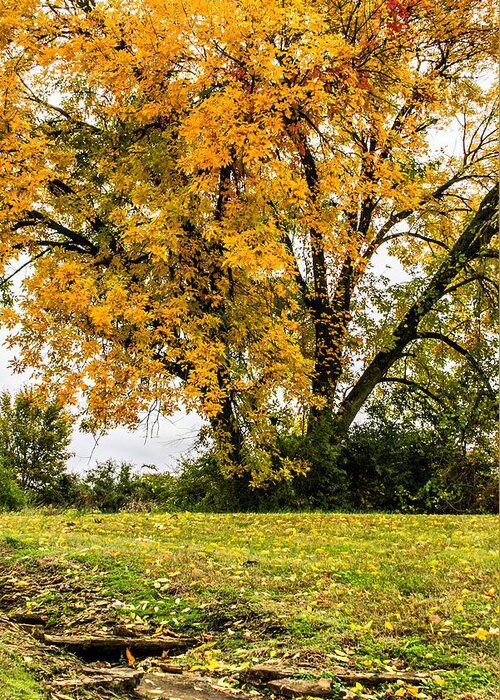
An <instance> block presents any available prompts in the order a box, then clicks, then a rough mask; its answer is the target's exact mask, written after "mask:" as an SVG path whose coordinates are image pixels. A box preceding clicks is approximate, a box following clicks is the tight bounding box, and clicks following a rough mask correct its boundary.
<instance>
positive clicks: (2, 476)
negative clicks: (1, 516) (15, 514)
mask: <svg viewBox="0 0 500 700" xmlns="http://www.w3.org/2000/svg"><path fill="white" fill-rule="evenodd" d="M24 505H26V495H25V493H24V492H23V490H22V489H21V488H20V486H19V485H18V484H17V482H16V479H15V476H14V474H13V473H12V472H11V471H9V469H8V468H7V467H5V466H4V465H2V464H1V463H0V510H19V509H21V508H22V507H23V506H24Z"/></svg>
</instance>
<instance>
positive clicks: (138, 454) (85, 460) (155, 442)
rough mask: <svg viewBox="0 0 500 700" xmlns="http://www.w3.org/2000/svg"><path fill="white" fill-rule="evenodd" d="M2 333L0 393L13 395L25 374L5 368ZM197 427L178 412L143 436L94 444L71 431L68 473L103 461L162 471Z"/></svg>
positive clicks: (125, 433)
mask: <svg viewBox="0 0 500 700" xmlns="http://www.w3.org/2000/svg"><path fill="white" fill-rule="evenodd" d="M5 336H6V333H5V331H2V330H1V329H0V391H10V392H11V393H15V392H16V391H18V390H19V389H20V388H21V387H22V386H23V384H27V383H29V380H30V376H29V374H22V375H21V374H14V373H13V372H12V370H11V368H10V367H9V363H10V361H11V360H12V359H13V358H14V357H15V352H14V351H12V350H9V349H7V348H6V347H5V346H4V345H3V343H4V342H5ZM200 425H201V421H200V418H199V417H198V416H197V415H196V414H193V413H191V414H188V415H186V414H185V413H182V412H179V413H177V414H176V415H174V416H173V417H172V418H170V419H166V418H163V419H160V420H159V422H158V425H157V426H155V427H154V428H153V430H152V435H151V431H150V435H149V436H147V437H146V435H145V428H142V427H141V428H139V429H138V430H136V431H134V432H131V431H129V430H126V429H125V428H117V429H116V430H112V431H111V432H110V433H109V434H108V435H106V436H104V437H101V438H100V439H99V440H98V442H97V444H96V442H95V440H94V438H93V436H92V435H89V434H86V433H81V432H80V431H79V430H78V429H77V428H75V430H74V432H73V440H72V443H71V446H70V450H71V451H72V452H73V453H74V456H73V457H72V458H71V459H70V461H69V463H68V467H69V469H70V470H71V471H78V472H82V471H85V470H86V469H88V468H89V467H91V466H92V465H94V464H95V463H96V462H103V461H105V460H106V459H114V460H117V461H122V460H123V461H126V462H131V463H132V464H135V465H137V466H141V465H143V464H154V465H156V466H157V467H158V468H160V469H161V470H162V471H163V470H165V469H167V468H171V467H173V466H174V465H175V463H176V462H177V460H178V458H179V457H180V456H181V455H182V454H186V452H187V451H188V450H189V449H190V448H191V447H192V446H193V443H194V438H195V437H196V433H197V432H198V430H199V427H200Z"/></svg>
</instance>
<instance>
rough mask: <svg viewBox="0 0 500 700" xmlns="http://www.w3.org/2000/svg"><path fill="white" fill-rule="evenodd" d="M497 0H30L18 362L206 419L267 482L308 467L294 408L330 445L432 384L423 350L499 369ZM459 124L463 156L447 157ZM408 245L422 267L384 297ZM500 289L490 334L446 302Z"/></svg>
mask: <svg viewBox="0 0 500 700" xmlns="http://www.w3.org/2000/svg"><path fill="white" fill-rule="evenodd" d="M490 9H491V8H490V5H489V3H488V2H487V1H486V0H480V1H479V2H478V3H474V5H473V6H471V4H470V3H468V2H464V1H459V2H451V0H445V2H444V4H443V2H439V3H438V2H436V1H435V0H381V1H380V2H370V1H368V0H348V1H347V2H344V1H342V2H336V1H335V0H331V1H327V2H319V1H318V0H300V1H299V0H297V1H296V2H295V1H294V2H292V1H288V0H287V1H286V2H272V3H269V2H267V1H266V3H265V4H264V2H263V0H260V1H259V2H253V3H248V2H246V0H231V1H230V2H227V1H226V0H224V2H218V1H216V0H210V1H209V2H198V1H197V0H191V2H190V3H189V4H188V5H186V4H185V3H183V2H179V3H177V2H173V3H169V5H168V7H164V6H161V5H160V4H157V3H142V2H140V1H139V0H137V1H136V2H133V3H129V2H127V3H118V2H117V3H113V4H111V3H110V4H99V5H97V4H96V5H94V4H93V3H86V4H85V5H83V4H81V3H78V2H73V1H72V0H65V1H64V2H63V3H60V4H58V5H53V4H45V3H43V2H40V1H39V0H24V1H23V2H21V3H16V4H15V5H13V6H12V8H11V13H10V15H8V28H6V30H5V32H4V33H3V34H2V37H3V38H2V42H3V44H2V66H3V72H2V77H1V89H2V92H3V98H4V99H3V101H2V105H3V106H2V109H3V116H2V119H3V122H2V123H3V128H2V145H3V153H4V155H3V158H2V161H1V173H2V174H1V178H2V197H3V202H4V204H3V208H2V221H1V226H2V232H3V237H2V260H5V261H6V262H7V261H12V260H13V259H15V258H16V256H19V254H20V253H21V252H24V253H26V254H28V255H29V256H30V261H31V266H30V272H29V274H28V277H27V279H26V281H25V291H24V294H23V296H22V298H21V299H20V311H19V312H15V311H13V310H12V308H10V309H6V311H5V312H4V322H5V323H6V324H7V325H8V326H10V327H11V328H12V329H13V333H12V342H16V343H18V344H19V346H20V348H21V351H22V359H21V361H20V366H25V365H30V366H34V367H36V368H37V369H38V371H39V372H40V375H41V379H42V382H43V383H44V384H45V385H52V386H55V387H57V392H58V393H59V395H60V396H62V397H63V400H64V401H66V400H74V397H75V396H76V395H77V394H79V393H80V394H83V395H84V396H85V397H86V401H87V408H88V411H89V414H90V415H91V416H92V420H93V421H94V422H95V424H96V425H98V424H101V425H108V426H110V425H113V424H116V423H126V424H128V425H134V424H135V423H136V422H137V419H138V415H139V414H140V412H141V411H145V410H151V409H152V408H153V409H157V410H159V411H161V412H163V413H169V412H172V411H173V410H175V409H176V408H177V407H178V406H179V405H184V406H185V407H187V408H188V409H191V408H194V409H196V410H197V411H199V412H200V413H201V415H202V416H204V417H205V418H206V419H207V421H208V423H209V426H210V430H211V435H212V437H213V438H214V439H215V441H216V442H217V443H218V445H219V450H220V451H221V452H222V460H221V461H222V462H226V463H227V464H228V465H232V467H233V468H237V467H238V466H241V465H245V466H246V467H247V468H249V469H251V470H254V472H255V478H258V477H257V472H258V471H259V470H261V471H262V472H263V474H264V475H266V474H268V473H269V471H270V470H272V469H278V471H279V470H281V472H282V473H283V474H287V473H288V472H289V471H290V469H293V468H295V467H297V468H299V469H301V468H302V466H303V465H302V464H301V463H300V462H299V463H297V464H296V465H294V463H293V460H292V461H290V460H285V461H283V460H282V461H281V462H280V459H279V455H276V447H275V443H276V436H277V423H278V422H283V421H284V420H288V419H289V417H288V416H289V415H292V416H294V415H298V414H303V415H305V416H306V421H305V422H306V424H307V431H308V433H309V434H310V435H312V436H314V435H315V434H317V433H318V432H320V433H322V434H325V433H327V434H331V439H332V440H334V439H335V435H336V434H337V433H338V432H339V431H340V432H345V431H346V430H347V428H348V427H349V425H350V424H351V423H352V421H353V420H354V418H355V417H356V415H357V414H358V413H359V411H360V409H361V408H362V406H363V405H364V403H365V402H366V401H367V399H368V398H369V397H370V395H371V394H372V393H373V391H374V390H375V389H376V387H377V386H378V385H379V384H380V383H381V382H387V380H389V379H390V380H391V381H396V380H397V381H401V382H406V383H412V385H413V386H414V388H419V390H423V391H429V389H428V387H427V386H426V380H424V382H423V383H422V376H421V371H420V370H421V367H420V364H419V362H418V361H414V358H415V357H417V356H419V355H420V354H421V352H420V348H421V346H425V347H424V349H426V348H428V347H429V346H431V345H432V348H433V349H432V350H430V351H428V352H436V353H437V354H440V355H442V356H443V357H444V356H445V354H446V358H447V359H446V362H449V363H451V365H453V366H456V365H457V363H461V362H463V361H465V362H467V363H468V364H469V365H470V366H471V367H472V368H473V369H474V377H478V378H479V379H478V381H479V382H483V384H488V382H489V378H488V372H487V371H486V370H485V369H483V359H484V355H485V353H487V352H488V351H489V350H490V347H491V343H492V339H491V333H492V328H493V324H494V321H493V317H494V316H493V314H492V311H491V309H492V307H493V306H494V305H495V298H491V299H490V297H492V296H493V297H494V296H495V295H494V292H493V291H492V290H493V288H494V286H495V285H494V283H492V281H491V280H492V272H491V270H492V268H493V266H494V264H495V260H494V258H495V254H494V253H493V252H492V250H493V248H492V245H493V243H492V241H493V238H494V236H495V235H496V234H497V230H498V222H497V216H496V210H497V201H498V187H497V185H496V184H495V169H496V160H495V159H496V155H495V147H496V136H495V116H494V115H495V114H496V111H495V89H494V88H492V87H488V86H486V87H485V85H486V83H487V82H488V81H487V80H486V79H485V77H487V76H488V71H490V70H491V67H492V66H493V65H494V64H495V62H496V39H497V35H496V30H495V27H494V26H493V22H492V21H491V17H490V15H491V12H490ZM28 18H29V21H28ZM456 120H458V121H459V122H460V127H459V131H460V138H461V142H462V143H461V145H462V149H461V152H458V151H457V152H455V153H453V154H452V155H447V154H446V152H443V153H439V152H437V149H436V148H435V146H434V145H433V144H434V143H435V140H436V136H437V135H438V134H439V133H442V131H443V130H446V129H447V128H449V127H450V125H451V124H452V123H453V122H454V121H455V122H456ZM440 130H441V131H440ZM388 249H389V250H390V252H391V254H392V255H393V256H395V257H396V258H397V259H398V260H399V263H400V265H401V266H402V268H403V269H404V270H405V272H406V274H407V275H408V276H409V278H410V279H409V281H408V283H406V284H396V285H392V286H391V287H390V288H389V289H388V290H387V289H385V286H386V281H385V280H384V279H383V278H382V277H381V275H380V274H379V272H378V270H377V267H376V266H374V265H373V264H372V263H373V261H374V260H376V255H377V253H378V252H380V251H382V252H383V251H387V250H388ZM21 264H22V265H24V264H25V262H24V259H23V261H22V262H21ZM6 276H7V277H8V276H9V275H6ZM492 284H493V286H492ZM478 295H480V301H479V302H478V303H477V304H476V305H475V306H474V313H475V315H476V317H478V318H479V319H480V323H481V331H480V338H479V339H478V338H476V336H475V334H474V333H471V332H470V330H469V329H467V328H466V327H465V326H464V325H463V324H462V325H457V324H456V323H455V322H454V321H453V318H454V316H453V313H451V311H450V310H453V311H456V310H457V309H462V310H463V309H465V308H467V306H468V307H469V308H471V306H470V299H472V298H476V297H477V296H478ZM381 308H382V309H385V310H384V312H383V314H384V315H383V317H382V316H381V311H380V309H381ZM462 312H463V311H461V313H462ZM16 324H20V325H18V326H16ZM426 351H427V350H426ZM47 357H49V358H50V363H48V362H47V361H46V360H47ZM474 381H476V379H474ZM490 383H491V382H490ZM490 389H491V387H489V388H488V390H490ZM287 414H288V415H287Z"/></svg>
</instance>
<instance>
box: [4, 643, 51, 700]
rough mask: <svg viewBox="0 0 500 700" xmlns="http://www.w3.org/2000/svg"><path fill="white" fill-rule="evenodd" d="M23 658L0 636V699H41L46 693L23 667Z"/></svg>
mask: <svg viewBox="0 0 500 700" xmlns="http://www.w3.org/2000/svg"><path fill="white" fill-rule="evenodd" d="M24 663H25V662H23V660H22V659H21V658H19V656H18V655H17V654H16V653H15V652H14V651H13V649H12V646H11V644H9V643H8V642H7V641H6V640H5V639H4V638H3V637H2V636H0V700H43V699H44V698H46V697H47V695H46V694H45V693H44V692H43V690H42V688H41V687H40V686H39V684H38V683H37V682H36V681H35V680H34V679H33V678H32V677H31V676H30V675H29V673H28V672H27V671H26V670H25V668H24V667H23V664H24Z"/></svg>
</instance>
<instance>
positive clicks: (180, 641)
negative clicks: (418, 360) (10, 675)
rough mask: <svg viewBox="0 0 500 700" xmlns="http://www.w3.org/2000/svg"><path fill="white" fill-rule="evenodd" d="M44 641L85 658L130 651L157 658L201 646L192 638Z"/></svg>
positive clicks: (56, 638) (64, 637)
mask: <svg viewBox="0 0 500 700" xmlns="http://www.w3.org/2000/svg"><path fill="white" fill-rule="evenodd" d="M42 641H44V642H45V643H46V644H53V645H54V646H58V647H64V648H65V649H68V651H72V652H73V653H75V654H80V655H83V656H88V655H92V656H97V657H99V656H102V657H106V656H108V655H114V654H119V653H120V652H124V651H125V649H127V648H128V649H129V650H130V651H131V653H132V654H133V655H139V656H150V655H151V656H155V655H158V654H162V653H163V652H164V651H170V650H177V649H178V650H181V649H186V648H187V647H189V646H194V645H196V644H199V640H197V639H193V638H192V637H115V636H112V637H111V636H110V637H104V636H97V635H96V636H90V635H89V636H81V637H77V636H71V635H54V634H44V635H43V637H42Z"/></svg>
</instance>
